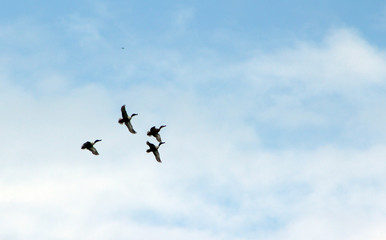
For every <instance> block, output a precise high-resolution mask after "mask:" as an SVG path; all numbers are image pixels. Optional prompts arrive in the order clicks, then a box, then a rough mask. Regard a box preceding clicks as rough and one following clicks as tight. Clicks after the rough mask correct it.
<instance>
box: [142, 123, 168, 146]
mask: <svg viewBox="0 0 386 240" xmlns="http://www.w3.org/2000/svg"><path fill="white" fill-rule="evenodd" d="M164 127H166V125H161V126H160V127H159V128H156V127H155V126H153V127H151V128H150V130H149V131H148V132H147V135H148V136H149V137H151V136H153V137H155V138H156V139H157V141H158V142H160V143H161V142H162V140H161V135H160V134H159V131H160V130H161V129H162V128H164Z"/></svg>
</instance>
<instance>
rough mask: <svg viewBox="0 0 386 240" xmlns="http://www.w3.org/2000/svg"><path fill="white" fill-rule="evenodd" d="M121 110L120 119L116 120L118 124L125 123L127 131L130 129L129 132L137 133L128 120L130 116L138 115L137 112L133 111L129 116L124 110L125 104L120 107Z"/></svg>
mask: <svg viewBox="0 0 386 240" xmlns="http://www.w3.org/2000/svg"><path fill="white" fill-rule="evenodd" d="M121 112H122V118H120V119H119V120H118V123H119V124H123V123H125V125H126V126H127V128H128V129H129V131H130V132H131V133H133V134H135V133H137V132H136V131H135V130H134V128H133V125H131V122H130V121H131V118H132V117H134V116H136V115H138V114H136V113H133V114H131V116H130V117H129V115H127V112H126V108H125V105H123V106H122V107H121Z"/></svg>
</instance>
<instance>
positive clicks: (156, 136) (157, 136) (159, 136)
mask: <svg viewBox="0 0 386 240" xmlns="http://www.w3.org/2000/svg"><path fill="white" fill-rule="evenodd" d="M155 138H156V139H157V141H158V142H162V140H161V135H159V134H158V133H157V134H156V135H155Z"/></svg>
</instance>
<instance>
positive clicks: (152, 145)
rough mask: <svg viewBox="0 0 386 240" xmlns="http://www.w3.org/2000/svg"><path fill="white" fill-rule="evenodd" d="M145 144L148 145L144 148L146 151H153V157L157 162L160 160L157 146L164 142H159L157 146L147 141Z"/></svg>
mask: <svg viewBox="0 0 386 240" xmlns="http://www.w3.org/2000/svg"><path fill="white" fill-rule="evenodd" d="M146 144H147V145H148V146H149V149H147V150H146V152H147V153H149V152H153V154H154V156H155V159H156V160H157V161H158V162H161V158H160V156H159V152H158V148H159V147H160V146H161V144H164V142H160V143H159V144H158V146H155V145H154V144H152V143H150V142H149V141H147V142H146Z"/></svg>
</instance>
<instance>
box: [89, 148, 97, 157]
mask: <svg viewBox="0 0 386 240" xmlns="http://www.w3.org/2000/svg"><path fill="white" fill-rule="evenodd" d="M89 150H90V151H91V152H92V154H94V155H99V153H98V151H97V150H96V149H95V148H94V147H91V148H89Z"/></svg>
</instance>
